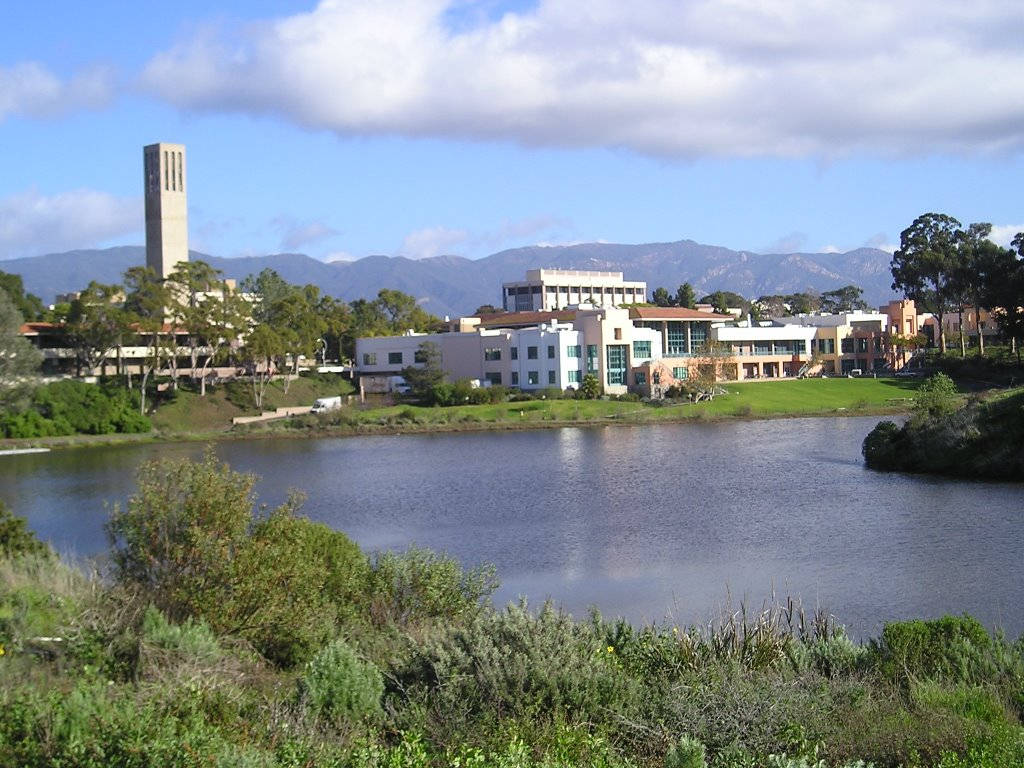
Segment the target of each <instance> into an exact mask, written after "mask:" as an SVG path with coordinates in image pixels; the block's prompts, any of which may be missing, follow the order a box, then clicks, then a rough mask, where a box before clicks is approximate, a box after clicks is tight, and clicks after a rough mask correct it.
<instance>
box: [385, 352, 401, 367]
mask: <svg viewBox="0 0 1024 768" xmlns="http://www.w3.org/2000/svg"><path fill="white" fill-rule="evenodd" d="M401 364H402V353H401V352H388V365H401Z"/></svg>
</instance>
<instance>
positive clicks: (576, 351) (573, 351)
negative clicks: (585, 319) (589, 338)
mask: <svg viewBox="0 0 1024 768" xmlns="http://www.w3.org/2000/svg"><path fill="white" fill-rule="evenodd" d="M565 353H566V354H567V355H568V356H569V357H579V356H580V345H579V344H571V345H570V346H568V347H566V348H565Z"/></svg>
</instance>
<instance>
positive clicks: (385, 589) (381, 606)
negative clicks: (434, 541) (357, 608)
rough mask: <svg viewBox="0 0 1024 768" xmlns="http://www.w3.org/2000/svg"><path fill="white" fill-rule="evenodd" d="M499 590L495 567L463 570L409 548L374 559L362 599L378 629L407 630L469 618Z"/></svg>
mask: <svg viewBox="0 0 1024 768" xmlns="http://www.w3.org/2000/svg"><path fill="white" fill-rule="evenodd" d="M497 588H498V581H497V578H496V576H495V571H494V568H493V566H481V567H478V568H473V569H470V570H463V568H462V566H461V565H460V564H459V562H458V561H457V560H455V559H454V558H452V557H449V556H448V555H445V554H439V553H436V552H431V551H430V550H427V549H420V548H418V547H410V548H409V549H408V550H406V551H405V552H402V553H395V552H381V553H378V554H377V555H376V556H375V557H374V558H373V562H372V566H371V568H370V571H369V573H368V575H367V587H366V595H367V597H368V599H369V600H370V606H369V611H370V615H371V617H372V618H373V620H374V622H375V623H376V624H377V625H378V626H384V625H398V626H408V625H412V624H417V623H421V622H424V621H432V620H436V619H446V620H454V619H459V618H466V617H472V616H474V615H476V614H477V613H478V612H479V610H480V608H481V603H482V601H483V600H485V599H486V598H488V597H490V595H491V594H492V593H493V592H494V590H495V589H497Z"/></svg>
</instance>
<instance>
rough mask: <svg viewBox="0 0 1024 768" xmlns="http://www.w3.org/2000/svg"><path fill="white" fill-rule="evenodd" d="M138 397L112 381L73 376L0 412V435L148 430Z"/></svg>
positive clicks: (27, 435) (21, 436)
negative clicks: (23, 404) (23, 405)
mask: <svg viewBox="0 0 1024 768" xmlns="http://www.w3.org/2000/svg"><path fill="white" fill-rule="evenodd" d="M149 429H150V423H149V419H147V418H146V417H145V416H142V415H141V414H140V413H139V404H138V398H137V396H136V394H135V393H134V392H129V391H128V390H126V389H124V388H123V387H121V386H120V385H117V384H114V383H106V384H87V383H85V382H84V381H78V380H76V379H66V380H63V381H55V382H52V383H50V384H46V385H44V386H42V387H39V388H38V389H36V390H35V392H33V394H32V399H31V404H30V405H29V406H28V407H27V408H25V409H24V410H11V411H8V412H6V413H4V414H2V415H0V437H19V438H28V437H50V436H53V435H77V434H86V435H111V434H115V433H137V432H148V431H149Z"/></svg>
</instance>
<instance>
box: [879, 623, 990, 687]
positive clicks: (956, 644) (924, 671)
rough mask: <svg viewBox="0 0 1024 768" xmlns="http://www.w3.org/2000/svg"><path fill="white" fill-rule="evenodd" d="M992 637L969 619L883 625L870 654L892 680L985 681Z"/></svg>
mask: <svg viewBox="0 0 1024 768" xmlns="http://www.w3.org/2000/svg"><path fill="white" fill-rule="evenodd" d="M991 646H992V638H991V637H990V636H989V634H988V632H987V631H986V630H985V628H984V627H983V626H982V625H981V624H980V623H979V622H978V620H977V619H974V618H972V617H970V616H967V615H964V616H943V617H942V618H941V619H933V620H930V621H922V620H914V621H895V622H890V623H888V624H886V625H885V628H884V629H883V630H882V637H881V638H880V640H876V641H873V642H872V652H873V653H874V655H875V657H876V659H877V663H878V664H879V665H880V667H881V669H882V671H883V673H884V674H885V675H886V676H887V677H889V678H890V679H894V680H902V681H904V682H906V681H907V680H908V679H910V678H916V679H948V680H952V681H955V682H960V683H971V682H979V681H982V680H984V679H985V678H986V677H987V675H986V672H987V671H988V670H989V668H990V661H989V658H988V653H987V652H988V651H989V649H990V648H991Z"/></svg>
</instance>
